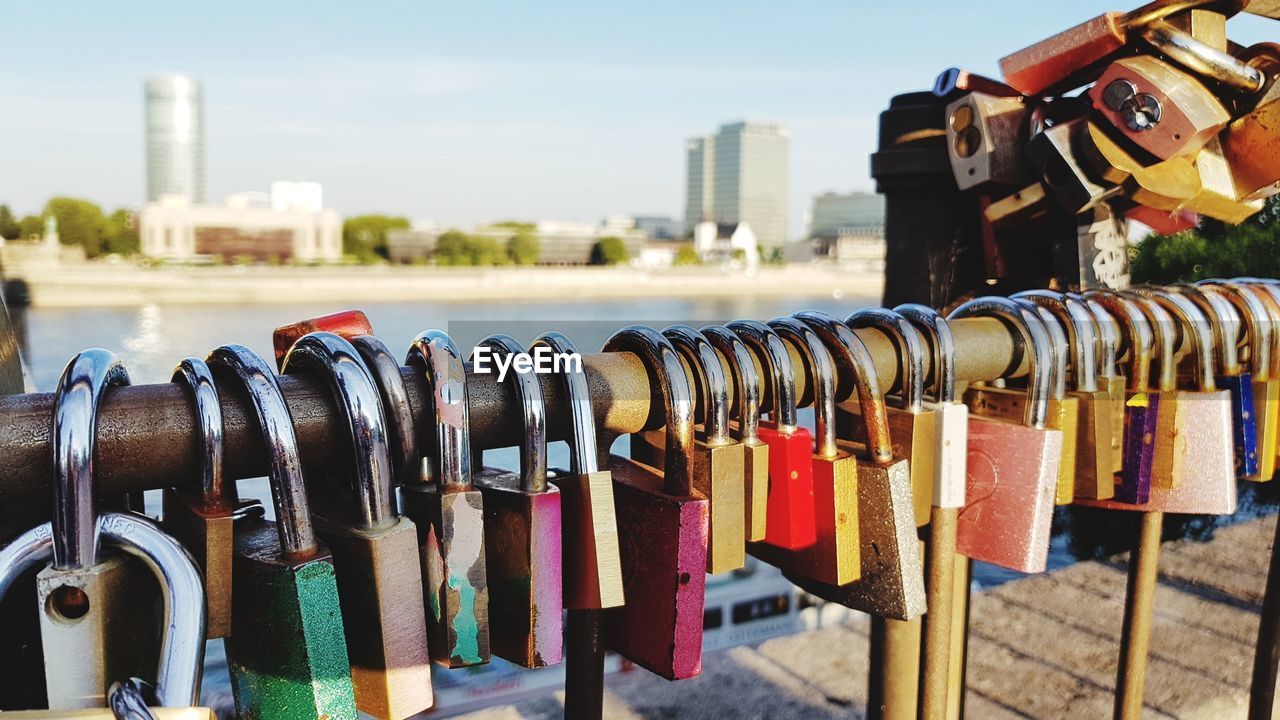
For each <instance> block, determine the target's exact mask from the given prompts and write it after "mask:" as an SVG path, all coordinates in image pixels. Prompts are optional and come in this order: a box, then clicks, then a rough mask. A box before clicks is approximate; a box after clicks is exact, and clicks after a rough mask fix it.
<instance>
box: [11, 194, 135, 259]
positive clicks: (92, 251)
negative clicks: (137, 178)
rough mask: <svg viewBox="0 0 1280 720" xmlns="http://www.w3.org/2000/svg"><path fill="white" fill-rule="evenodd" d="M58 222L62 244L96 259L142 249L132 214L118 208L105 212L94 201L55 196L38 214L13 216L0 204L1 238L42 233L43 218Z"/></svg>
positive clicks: (21, 237)
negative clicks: (71, 246) (77, 246)
mask: <svg viewBox="0 0 1280 720" xmlns="http://www.w3.org/2000/svg"><path fill="white" fill-rule="evenodd" d="M48 217H53V218H55V219H56V220H57V222H58V239H59V240H60V241H61V242H62V244H63V245H79V246H80V247H81V248H83V249H84V254H85V257H90V258H96V257H99V256H101V255H108V254H112V253H116V254H120V255H133V254H135V253H137V252H138V251H139V250H140V249H141V245H140V244H139V240H138V228H137V226H136V223H135V222H134V217H133V213H132V212H131V211H129V210H126V209H125V208H118V209H117V210H116V211H115V212H112V213H111V214H109V215H108V214H106V213H104V212H103V211H102V208H100V207H98V205H97V204H95V203H93V202H91V201H89V200H84V199H82V198H73V197H62V196H59V197H54V198H50V199H49V202H47V203H45V206H44V209H43V210H42V211H41V212H40V214H39V215H26V216H24V217H22V218H21V219H18V218H17V217H15V216H14V214H13V210H12V209H11V208H10V207H9V206H8V205H0V237H3V238H4V239H5V240H18V239H24V240H25V239H26V238H29V237H31V236H32V235H43V234H44V226H45V218H48Z"/></svg>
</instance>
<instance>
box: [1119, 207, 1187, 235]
mask: <svg viewBox="0 0 1280 720" xmlns="http://www.w3.org/2000/svg"><path fill="white" fill-rule="evenodd" d="M1123 212H1124V217H1125V219H1126V220H1130V221H1132V222H1140V223H1142V224H1143V225H1146V226H1147V227H1149V228H1151V230H1152V231H1153V232H1155V233H1157V234H1160V235H1173V234H1174V233H1180V232H1182V231H1184V230H1191V229H1194V228H1195V227H1197V226H1198V225H1199V224H1200V216H1199V215H1197V214H1196V213H1193V212H1191V211H1189V210H1157V209H1156V208H1153V207H1148V206H1146V205H1137V204H1133V205H1130V206H1128V207H1126V208H1124V210H1123Z"/></svg>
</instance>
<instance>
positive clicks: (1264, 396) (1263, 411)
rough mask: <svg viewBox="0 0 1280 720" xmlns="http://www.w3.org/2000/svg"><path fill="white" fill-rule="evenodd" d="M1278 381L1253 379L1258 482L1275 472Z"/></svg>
mask: <svg viewBox="0 0 1280 720" xmlns="http://www.w3.org/2000/svg"><path fill="white" fill-rule="evenodd" d="M1278 411H1280V382H1276V381H1273V380H1254V381H1253V417H1254V421H1255V422H1256V423H1257V426H1258V430H1257V432H1258V475H1257V477H1256V478H1252V479H1254V480H1257V481H1258V482H1267V481H1269V480H1271V478H1272V477H1274V476H1275V474H1276V447H1277V443H1278V442H1280V435H1278V431H1280V415H1278V414H1277V412H1278Z"/></svg>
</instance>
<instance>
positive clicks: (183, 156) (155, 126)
mask: <svg viewBox="0 0 1280 720" xmlns="http://www.w3.org/2000/svg"><path fill="white" fill-rule="evenodd" d="M146 135H147V136H146V148H147V201H148V202H156V201H158V200H160V199H162V198H165V197H173V196H177V197H180V198H182V199H184V200H186V201H187V202H189V203H197V204H198V203H203V202H204V102H203V100H202V97H201V92H200V83H199V82H198V81H197V80H195V79H194V78H191V77H188V76H186V75H161V76H159V77H154V78H151V79H149V80H147V84H146Z"/></svg>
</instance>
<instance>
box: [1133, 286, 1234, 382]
mask: <svg viewBox="0 0 1280 720" xmlns="http://www.w3.org/2000/svg"><path fill="white" fill-rule="evenodd" d="M1138 292H1141V293H1144V294H1149V296H1150V297H1151V299H1152V300H1155V301H1156V303H1158V304H1160V305H1161V306H1162V307H1163V308H1164V309H1165V310H1168V311H1169V314H1171V315H1173V317H1174V318H1175V319H1176V320H1177V321H1178V323H1179V326H1180V329H1181V338H1182V343H1180V344H1186V345H1189V346H1190V354H1191V358H1192V367H1193V369H1194V371H1195V374H1196V377H1195V380H1196V387H1197V388H1198V389H1199V390H1201V391H1205V392H1207V391H1210V390H1214V389H1216V388H1217V385H1216V383H1215V381H1214V375H1213V371H1214V367H1215V365H1216V363H1215V362H1214V351H1213V345H1214V343H1213V331H1212V330H1211V329H1210V327H1209V326H1210V325H1211V324H1212V323H1210V322H1209V316H1208V315H1205V314H1204V313H1203V312H1202V311H1201V310H1200V307H1199V306H1198V305H1196V304H1195V303H1194V302H1192V301H1191V300H1190V299H1189V298H1188V297H1187V296H1186V295H1184V294H1182V293H1178V292H1173V291H1168V290H1156V289H1147V288H1138Z"/></svg>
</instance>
